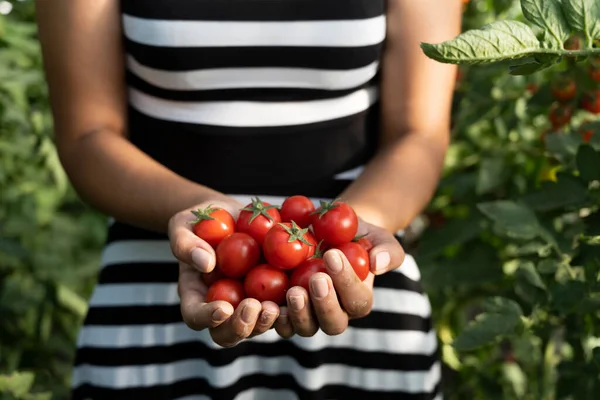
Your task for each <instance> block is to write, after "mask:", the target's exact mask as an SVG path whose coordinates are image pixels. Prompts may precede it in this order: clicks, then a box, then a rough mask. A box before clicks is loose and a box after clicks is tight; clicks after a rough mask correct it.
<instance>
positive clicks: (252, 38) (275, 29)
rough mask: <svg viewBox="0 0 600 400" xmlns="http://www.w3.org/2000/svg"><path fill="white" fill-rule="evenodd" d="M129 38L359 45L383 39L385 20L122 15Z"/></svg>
mask: <svg viewBox="0 0 600 400" xmlns="http://www.w3.org/2000/svg"><path fill="white" fill-rule="evenodd" d="M123 27H124V31H125V35H126V36H127V37H128V38H129V39H130V40H132V41H134V42H137V43H141V44H145V45H150V46H163V47H230V46H239V47H245V46H305V47H361V46H370V45H375V44H379V43H381V42H382V41H383V40H384V39H385V33H386V20H385V16H384V15H381V16H378V17H374V18H368V19H362V20H346V21H285V22H266V21H260V22H247V21H243V22H238V21H181V20H172V21H168V20H156V19H144V18H138V17H133V16H130V15H124V16H123Z"/></svg>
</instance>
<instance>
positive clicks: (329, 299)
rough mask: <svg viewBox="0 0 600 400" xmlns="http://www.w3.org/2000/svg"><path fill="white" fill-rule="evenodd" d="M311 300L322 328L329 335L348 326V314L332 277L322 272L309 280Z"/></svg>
mask: <svg viewBox="0 0 600 400" xmlns="http://www.w3.org/2000/svg"><path fill="white" fill-rule="evenodd" d="M309 287H310V301H311V304H312V306H313V309H314V310H315V315H316V316H317V320H318V321H319V326H320V327H321V330H322V331H323V332H325V333H326V334H328V335H339V334H341V333H343V332H344V331H345V330H346V328H347V327H348V315H347V314H346V313H345V312H344V310H342V308H341V307H340V303H339V301H338V299H337V295H336V293H335V289H334V288H333V282H332V281H331V278H330V277H329V276H327V274H324V273H322V272H319V273H317V274H314V275H313V276H312V277H311V278H310V281H309Z"/></svg>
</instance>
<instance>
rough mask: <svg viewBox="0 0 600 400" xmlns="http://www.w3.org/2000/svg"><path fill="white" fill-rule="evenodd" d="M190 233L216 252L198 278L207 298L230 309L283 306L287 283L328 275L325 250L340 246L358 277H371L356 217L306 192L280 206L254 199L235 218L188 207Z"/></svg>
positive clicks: (217, 210)
mask: <svg viewBox="0 0 600 400" xmlns="http://www.w3.org/2000/svg"><path fill="white" fill-rule="evenodd" d="M192 213H193V214H194V216H195V217H196V219H195V220H194V221H192V224H193V225H192V230H193V232H194V233H195V234H196V235H197V236H198V237H200V238H202V239H203V240H205V241H206V242H207V243H208V244H210V245H211V246H212V247H213V248H214V249H215V253H216V257H217V258H216V267H215V269H214V270H213V271H211V272H210V273H207V274H202V280H203V281H204V283H205V284H206V285H207V286H208V291H207V294H206V301H207V302H211V301H215V300H224V301H227V302H229V303H231V305H233V307H234V308H235V307H237V306H238V304H239V303H240V302H241V301H242V300H243V299H245V298H254V299H257V300H258V301H272V302H274V303H276V304H278V305H284V304H285V296H286V292H287V290H288V289H289V288H290V287H294V286H301V287H304V288H305V289H306V290H307V291H309V287H308V283H309V279H310V277H311V276H312V275H314V274H316V273H318V272H323V273H327V270H326V266H325V262H324V261H323V258H322V256H323V253H324V252H325V251H326V250H328V249H332V248H336V249H338V250H340V251H341V252H342V253H344V255H345V256H346V258H347V259H348V261H349V263H350V264H351V265H352V268H353V269H354V271H355V273H356V275H357V276H358V278H359V279H361V280H363V281H364V280H365V279H366V278H367V276H368V275H369V270H370V263H369V251H370V250H371V248H372V244H371V243H370V241H369V240H368V239H367V238H366V237H357V231H358V217H357V216H356V213H355V212H354V210H353V209H352V207H351V206H349V205H348V204H347V203H345V202H343V201H339V200H334V201H330V202H326V201H321V203H320V206H319V207H318V208H317V207H315V205H314V204H313V202H312V201H311V200H310V199H309V198H307V197H305V196H299V195H298V196H291V197H288V198H286V199H285V201H284V202H283V203H282V204H281V206H280V207H279V206H276V205H272V204H270V203H267V202H263V201H262V200H261V199H260V198H258V197H255V198H254V199H252V202H251V203H250V204H248V205H246V207H244V208H243V209H241V210H240V214H239V216H238V218H237V221H236V220H235V219H234V218H233V216H232V215H231V214H230V213H229V212H228V211H226V210H224V209H222V208H219V207H212V206H210V207H207V208H205V209H200V210H195V211H192Z"/></svg>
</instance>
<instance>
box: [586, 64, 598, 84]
mask: <svg viewBox="0 0 600 400" xmlns="http://www.w3.org/2000/svg"><path fill="white" fill-rule="evenodd" d="M589 74H590V78H591V79H592V80H593V81H596V82H600V65H596V64H590V67H589Z"/></svg>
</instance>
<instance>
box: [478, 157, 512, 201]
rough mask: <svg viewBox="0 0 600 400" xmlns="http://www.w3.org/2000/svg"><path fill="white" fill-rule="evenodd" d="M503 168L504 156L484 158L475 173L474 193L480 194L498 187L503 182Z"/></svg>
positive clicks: (504, 165)
mask: <svg viewBox="0 0 600 400" xmlns="http://www.w3.org/2000/svg"><path fill="white" fill-rule="evenodd" d="M505 168H506V162H505V160H504V157H493V158H484V159H483V160H482V161H481V164H480V166H479V172H478V174H477V183H476V186H475V191H476V193H477V194H478V195H482V194H485V193H489V192H491V191H493V190H494V189H496V188H498V186H500V185H501V184H502V183H503V182H504V178H505V174H504V171H505Z"/></svg>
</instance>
